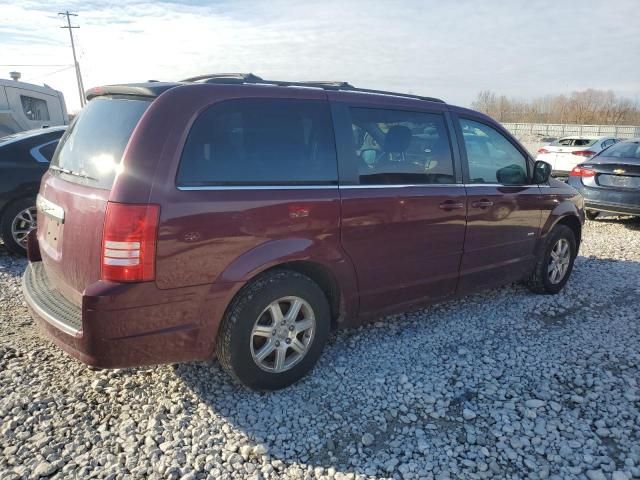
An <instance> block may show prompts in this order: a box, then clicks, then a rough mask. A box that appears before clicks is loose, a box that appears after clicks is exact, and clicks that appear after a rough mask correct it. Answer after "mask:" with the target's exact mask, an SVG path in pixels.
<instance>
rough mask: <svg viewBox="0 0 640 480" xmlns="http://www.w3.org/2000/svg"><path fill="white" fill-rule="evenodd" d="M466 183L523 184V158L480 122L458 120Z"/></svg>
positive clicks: (503, 137) (524, 171) (525, 164)
mask: <svg viewBox="0 0 640 480" xmlns="http://www.w3.org/2000/svg"><path fill="white" fill-rule="evenodd" d="M460 128H461V129H462V136H463V138H464V145H465V148H466V151H467V161H468V165H469V182H470V183H500V184H503V185H523V184H525V183H527V158H526V157H525V156H524V155H523V154H522V153H520V151H519V150H518V149H517V148H516V147H515V146H514V145H513V144H512V143H511V142H510V141H509V140H507V138H506V137H505V136H504V135H503V134H501V133H500V132H498V131H497V130H495V129H494V128H492V127H490V126H488V125H485V124H484V123H480V122H476V121H473V120H468V119H464V118H461V119H460Z"/></svg>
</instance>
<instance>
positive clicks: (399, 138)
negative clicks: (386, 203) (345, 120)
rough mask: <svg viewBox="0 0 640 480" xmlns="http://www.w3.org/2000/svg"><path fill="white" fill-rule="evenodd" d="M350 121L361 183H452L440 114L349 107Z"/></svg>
mask: <svg viewBox="0 0 640 480" xmlns="http://www.w3.org/2000/svg"><path fill="white" fill-rule="evenodd" d="M351 121H352V129H353V139H354V147H355V153H356V157H357V162H358V174H359V177H360V183H361V184H368V185H372V184H384V185H401V184H433V183H455V177H454V174H453V160H452V158H451V148H450V145H449V136H448V133H447V129H446V127H445V123H444V117H443V116H442V115H438V114H431V113H421V112H407V111H400V110H381V109H372V108H352V109H351Z"/></svg>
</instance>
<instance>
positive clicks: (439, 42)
mask: <svg viewBox="0 0 640 480" xmlns="http://www.w3.org/2000/svg"><path fill="white" fill-rule="evenodd" d="M1 8H2V12H3V16H5V18H6V21H5V22H4V26H3V27H0V43H1V44H2V53H3V55H2V57H3V59H5V61H7V63H46V64H60V63H71V52H70V48H69V45H68V41H69V40H68V34H67V31H66V30H62V29H60V28H59V27H60V25H61V24H62V22H61V19H58V18H57V15H56V13H57V12H58V11H62V9H65V8H69V9H70V10H72V11H75V12H76V13H78V14H79V17H77V18H75V20H76V21H77V22H78V23H79V24H80V26H81V28H80V29H77V30H74V34H75V35H77V43H78V52H79V54H80V63H81V66H82V71H83V77H84V83H85V86H86V87H87V88H89V87H91V86H94V85H99V84H107V83H117V82H131V81H144V80H147V79H151V78H153V79H160V80H177V79H180V78H185V77H188V76H192V75H196V74H199V73H210V72H228V71H242V72H253V73H256V74H258V75H261V76H263V77H265V78H278V79H283V80H311V79H316V80H317V79H320V80H346V81H349V82H351V83H353V84H355V85H360V86H366V87H369V88H382V89H392V90H393V89H395V90H400V91H411V92H414V93H419V94H424V95H431V96H438V97H442V98H444V99H446V100H447V101H450V102H452V103H458V104H468V103H469V102H470V101H471V100H472V99H473V97H474V96H475V95H476V93H477V92H478V91H479V90H481V89H492V90H494V91H497V92H499V93H505V94H507V95H513V96H518V97H528V96H533V95H542V94H546V93H560V92H568V91H571V90H574V89H580V88H587V87H594V88H606V89H613V90H614V91H616V92H618V93H620V94H623V95H627V96H631V97H632V98H636V97H637V96H638V95H640V86H639V85H638V82H637V80H638V78H640V66H639V65H637V62H634V61H633V60H632V59H631V58H630V53H629V52H636V51H640V36H638V35H637V34H636V27H635V25H634V24H633V22H630V21H629V19H631V18H634V17H635V15H636V2H635V1H633V0H628V1H624V0H620V1H618V2H617V3H616V8H615V9H614V8H611V5H609V4H607V3H605V2H597V1H576V2H568V1H567V2H554V1H551V0H545V1H538V2H525V1H512V2H499V1H497V0H491V1H483V2H480V1H467V0H464V1H459V2H441V1H436V0H429V1H418V0H406V1H394V2H386V1H384V2H383V1H378V2H376V1H371V0H370V1H364V0H353V1H349V0H342V1H340V0H323V1H322V2H317V1H314V2H311V1H307V2H304V1H297V2H290V1H284V0H274V1H268V2H267V1H221V2H215V3H214V2H204V1H188V2H184V3H179V2H171V1H162V2H151V1H143V0H140V1H138V0H131V1H126V2H124V1H123V2H115V3H114V2H94V1H89V2H80V1H73V0H72V1H66V2H64V3H62V2H58V1H56V0H54V1H53V2H50V3H48V4H47V5H46V9H45V8H44V7H43V6H42V3H40V2H32V1H27V2H22V3H21V4H19V5H15V4H13V3H10V4H7V5H3V6H2V7H1ZM46 73H47V71H46V70H43V69H33V70H26V69H25V71H23V77H24V78H25V80H28V79H29V78H31V77H40V78H42V76H43V74H44V75H45V77H46ZM45 81H46V82H47V83H48V84H50V85H52V86H54V87H56V88H60V89H62V90H63V91H64V93H65V96H66V98H67V102H68V104H69V106H70V110H74V109H75V108H77V105H78V99H77V90H76V87H75V84H74V81H75V76H74V74H73V71H64V72H60V73H58V74H55V75H52V76H51V77H50V78H45Z"/></svg>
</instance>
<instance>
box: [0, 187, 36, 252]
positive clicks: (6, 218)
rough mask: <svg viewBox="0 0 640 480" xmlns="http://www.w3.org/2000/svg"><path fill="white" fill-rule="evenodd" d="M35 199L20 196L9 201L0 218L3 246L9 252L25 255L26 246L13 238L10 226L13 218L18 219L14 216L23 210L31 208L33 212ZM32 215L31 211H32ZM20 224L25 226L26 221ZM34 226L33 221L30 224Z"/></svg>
mask: <svg viewBox="0 0 640 480" xmlns="http://www.w3.org/2000/svg"><path fill="white" fill-rule="evenodd" d="M35 208H36V201H35V199H33V198H22V199H20V200H17V201H15V202H13V203H11V204H10V205H9V206H8V207H7V208H6V209H5V211H4V212H3V214H2V218H1V219H0V233H1V234H2V240H3V241H4V246H5V247H6V248H7V250H9V251H10V252H11V253H15V254H17V255H26V254H27V249H26V246H23V245H21V244H20V243H18V242H17V241H16V239H14V238H13V233H12V226H13V222H14V220H16V221H19V219H16V217H17V216H18V215H19V214H20V213H21V212H23V211H25V210H29V209H33V211H34V212H35ZM32 215H33V212H32ZM21 223H22V225H20V226H26V222H21ZM32 226H33V227H35V226H36V225H35V222H34V224H33V225H32Z"/></svg>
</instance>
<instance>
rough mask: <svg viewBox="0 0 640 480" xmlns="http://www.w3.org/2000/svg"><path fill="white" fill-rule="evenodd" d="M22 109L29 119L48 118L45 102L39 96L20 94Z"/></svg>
mask: <svg viewBox="0 0 640 480" xmlns="http://www.w3.org/2000/svg"><path fill="white" fill-rule="evenodd" d="M20 101H21V102H22V110H23V111H24V114H25V115H26V116H27V118H28V119H29V120H49V108H48V107H47V102H46V101H45V100H42V99H40V98H34V97H28V96H26V95H20Z"/></svg>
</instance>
